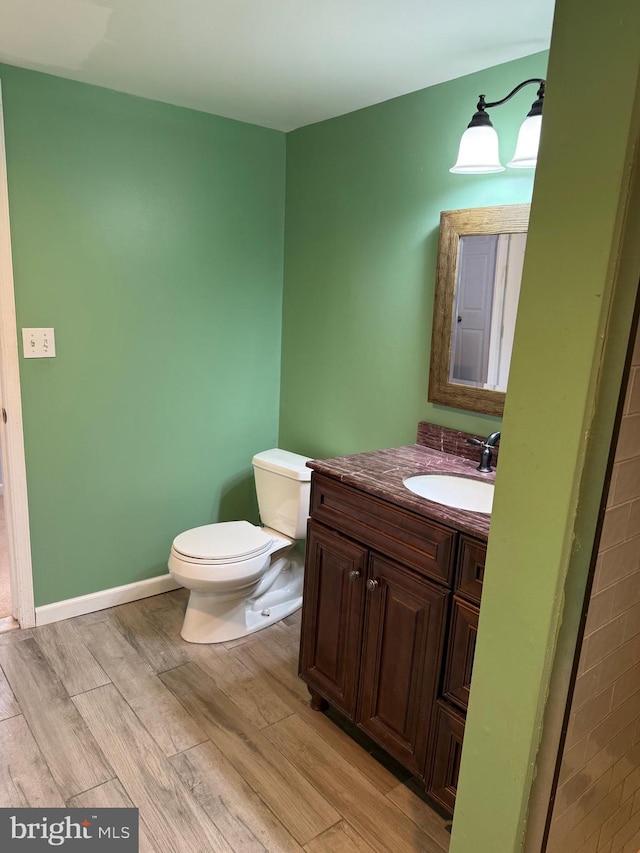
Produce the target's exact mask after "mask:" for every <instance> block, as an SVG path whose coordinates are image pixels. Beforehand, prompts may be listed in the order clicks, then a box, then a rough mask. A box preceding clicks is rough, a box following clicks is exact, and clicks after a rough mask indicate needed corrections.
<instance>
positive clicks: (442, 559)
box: [311, 472, 455, 586]
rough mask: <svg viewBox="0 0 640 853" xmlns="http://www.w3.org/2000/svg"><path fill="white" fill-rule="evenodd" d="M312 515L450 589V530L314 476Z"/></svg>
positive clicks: (452, 536)
mask: <svg viewBox="0 0 640 853" xmlns="http://www.w3.org/2000/svg"><path fill="white" fill-rule="evenodd" d="M311 517H312V518H313V519H314V520H316V521H322V522H323V523H324V524H327V525H328V526H329V527H334V528H336V529H338V530H340V531H342V532H343V533H346V534H347V535H349V536H353V537H354V539H357V540H358V541H359V542H362V543H363V544H364V545H367V546H369V547H370V548H374V549H375V550H376V551H380V552H381V553H383V554H386V555H387V556H389V557H392V558H393V559H396V560H398V561H399V562H401V563H403V564H404V565H406V566H409V567H411V568H412V569H415V570H417V571H419V572H421V573H423V574H425V575H428V576H429V577H432V578H434V579H435V580H437V581H440V583H445V584H447V585H448V586H451V584H452V582H453V577H452V574H453V572H452V558H453V544H454V536H455V533H454V531H452V530H450V529H449V528H447V527H443V526H441V525H439V524H437V523H435V522H433V521H429V520H428V519H426V518H422V517H421V516H419V515H416V514H415V513H412V512H408V511H407V510H403V509H402V507H398V506H395V505H394V504H391V503H388V502H387V501H383V500H381V499H379V498H376V497H373V496H372V495H368V494H365V493H364V492H361V491H359V490H358V489H354V488H352V487H351V486H346V485H344V484H343V483H337V482H336V481H334V480H331V479H330V478H329V477H324V476H322V475H320V474H316V473H315V472H314V474H313V476H312V478H311Z"/></svg>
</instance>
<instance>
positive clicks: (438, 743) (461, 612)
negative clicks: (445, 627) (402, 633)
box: [426, 534, 487, 812]
mask: <svg viewBox="0 0 640 853" xmlns="http://www.w3.org/2000/svg"><path fill="white" fill-rule="evenodd" d="M486 551H487V548H486V544H485V543H484V542H479V541H478V540H475V539H472V538H471V537H469V536H465V535H464V534H460V542H459V546H458V559H457V565H456V573H455V587H454V595H453V600H452V606H451V615H450V619H449V631H448V641H447V652H446V656H445V661H444V675H443V679H442V690H441V695H440V697H439V698H438V701H437V702H436V707H435V711H434V721H433V726H432V735H431V743H430V750H429V761H428V767H427V786H426V787H427V792H428V794H429V795H430V796H431V797H432V798H433V799H434V800H436V801H437V802H438V803H440V805H441V806H443V808H445V809H446V810H447V811H449V812H453V806H454V804H455V798H456V790H457V787H458V774H459V772H460V757H461V754H462V741H463V737H464V726H465V718H466V713H467V707H468V705H469V690H470V688H471V672H472V669H473V657H474V654H475V648H476V636H477V633H478V618H479V616H480V599H481V595H482V580H483V577H484V564H485V557H486Z"/></svg>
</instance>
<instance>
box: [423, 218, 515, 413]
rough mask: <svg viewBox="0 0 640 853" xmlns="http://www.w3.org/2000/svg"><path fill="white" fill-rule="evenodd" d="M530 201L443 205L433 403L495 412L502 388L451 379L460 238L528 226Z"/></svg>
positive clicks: (501, 401) (498, 409)
mask: <svg viewBox="0 0 640 853" xmlns="http://www.w3.org/2000/svg"><path fill="white" fill-rule="evenodd" d="M530 207H531V205H529V204H509V205H503V206H499V207H475V208H468V209H465V210H443V211H442V213H441V214H440V237H439V241H438V264H437V269H436V288H435V295H434V305H433V331H432V335H431V366H430V369H429V393H428V399H429V401H430V402H432V403H439V404H441V405H444V406H452V407H454V408H456V409H467V410H469V411H472V412H480V413H481V414H484V415H497V416H498V417H500V416H501V415H502V412H503V409H504V399H505V396H506V394H505V392H504V391H493V390H489V389H486V388H477V387H473V386H470V385H462V384H457V383H454V382H451V381H450V379H449V376H450V361H451V343H452V329H453V315H454V310H455V305H456V296H457V293H456V287H457V279H458V252H459V246H460V238H461V237H463V236H467V235H472V234H517V233H522V232H526V231H527V229H528V227H529V209H530Z"/></svg>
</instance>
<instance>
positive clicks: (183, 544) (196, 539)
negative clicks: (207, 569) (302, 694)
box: [171, 521, 274, 566]
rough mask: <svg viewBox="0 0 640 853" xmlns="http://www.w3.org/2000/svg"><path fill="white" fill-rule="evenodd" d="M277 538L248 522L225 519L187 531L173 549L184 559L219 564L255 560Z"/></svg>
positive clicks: (176, 541)
mask: <svg viewBox="0 0 640 853" xmlns="http://www.w3.org/2000/svg"><path fill="white" fill-rule="evenodd" d="M273 541H274V540H273V537H271V536H269V534H268V533H266V532H265V531H264V530H263V528H261V527H256V526H255V525H254V524H251V523H250V522H248V521H223V522H218V523H217V524H205V525H203V526H202V527H194V528H192V529H191V530H186V531H185V532H184V533H181V534H180V535H179V536H176V538H175V539H174V540H173V545H172V547H171V550H172V551H173V552H174V554H175V555H176V556H177V557H179V559H180V560H182V561H184V562H187V563H195V564H198V565H202V564H206V565H209V566H215V565H217V564H221V565H224V564H227V563H235V562H241V561H245V560H252V559H254V558H255V557H259V556H260V555H261V554H265V553H266V552H268V551H269V549H270V548H271V546H272V544H273Z"/></svg>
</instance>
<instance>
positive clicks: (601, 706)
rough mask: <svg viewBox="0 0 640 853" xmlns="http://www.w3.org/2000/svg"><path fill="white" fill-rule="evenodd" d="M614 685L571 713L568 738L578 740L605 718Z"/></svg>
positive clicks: (609, 706)
mask: <svg viewBox="0 0 640 853" xmlns="http://www.w3.org/2000/svg"><path fill="white" fill-rule="evenodd" d="M613 689H614V685H613V684H610V685H609V686H608V687H607V688H606V689H605V690H603V691H602V692H601V693H599V694H598V695H597V696H594V697H593V698H592V699H589V701H588V702H586V703H585V704H584V705H583V707H582V708H580V710H579V711H577V712H576V713H575V714H572V715H571V718H570V722H569V730H568V732H567V740H571V741H572V742H573V741H577V740H580V738H582V737H584V736H585V735H586V734H588V733H589V732H590V731H591V730H592V729H593V728H594V726H595V725H596V724H597V723H598V722H600V720H602V719H604V717H606V716H607V714H608V713H609V710H610V708H611V700H612V698H613Z"/></svg>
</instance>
